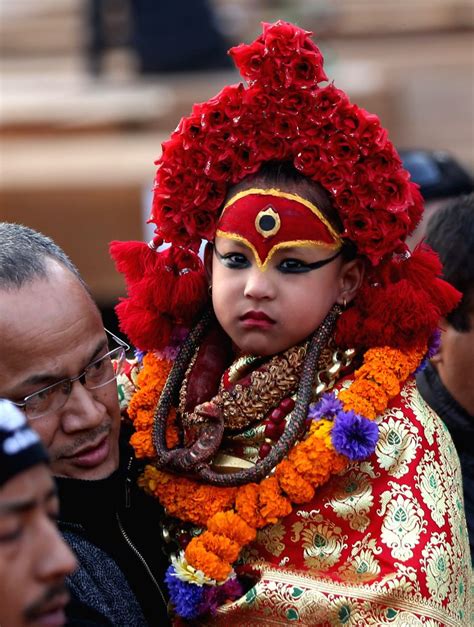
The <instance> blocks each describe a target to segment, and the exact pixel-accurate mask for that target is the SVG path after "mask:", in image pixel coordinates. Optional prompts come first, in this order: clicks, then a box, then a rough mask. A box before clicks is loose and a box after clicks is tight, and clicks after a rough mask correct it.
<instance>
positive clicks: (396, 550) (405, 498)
mask: <svg viewBox="0 0 474 627" xmlns="http://www.w3.org/2000/svg"><path fill="white" fill-rule="evenodd" d="M388 485H389V486H392V489H391V490H386V491H385V492H383V493H382V494H381V496H380V501H381V507H380V509H379V510H378V511H377V514H378V515H379V516H384V520H383V523H382V533H381V540H382V542H383V543H384V544H385V545H387V546H388V547H389V548H390V549H391V553H392V557H393V558H394V559H399V560H402V561H403V562H405V561H406V560H408V559H410V558H411V557H413V548H414V547H415V546H416V545H417V544H418V543H419V541H420V534H421V532H422V531H423V528H424V527H426V525H427V522H426V521H424V520H423V509H422V508H421V507H420V504H419V503H418V501H417V500H416V498H415V497H414V495H413V492H412V490H411V488H410V487H409V486H407V485H398V484H396V483H394V482H393V481H389V482H388Z"/></svg>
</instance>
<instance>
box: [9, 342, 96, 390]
mask: <svg viewBox="0 0 474 627" xmlns="http://www.w3.org/2000/svg"><path fill="white" fill-rule="evenodd" d="M105 346H107V338H103V339H101V340H100V342H98V343H97V345H96V347H95V348H94V350H93V351H92V353H91V354H90V356H89V359H88V360H87V363H85V364H84V368H85V367H86V366H87V365H88V364H90V363H91V362H92V361H94V359H96V357H97V356H98V355H99V353H100V352H101V351H102V350H103V349H104V347H105ZM64 378H65V377H61V376H58V375H56V374H53V373H49V372H42V373H40V374H34V375H32V376H31V377H28V378H26V379H24V380H23V381H21V383H19V384H18V386H17V387H22V386H24V385H39V384H42V383H44V384H45V385H49V384H53V383H55V382H57V381H61V380H62V379H64ZM66 378H67V377H66Z"/></svg>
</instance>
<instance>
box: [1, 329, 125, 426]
mask: <svg viewBox="0 0 474 627" xmlns="http://www.w3.org/2000/svg"><path fill="white" fill-rule="evenodd" d="M104 331H105V332H106V333H107V335H109V336H110V337H111V338H112V339H113V340H114V341H115V342H116V343H117V344H118V346H117V347H116V348H113V349H112V350H110V351H108V352H107V353H105V355H102V357H98V358H97V359H94V360H93V361H91V362H90V364H88V365H87V366H86V367H85V368H84V370H83V371H82V372H81V374H79V375H77V376H76V377H67V378H65V379H61V380H60V381H56V383H52V384H51V385H47V386H46V387H44V388H42V389H41V390H37V391H36V392H33V394H28V396H25V397H24V399H23V401H20V402H18V401H10V403H12V405H16V407H19V408H20V409H23V410H24V408H25V407H26V405H27V403H28V401H29V399H30V398H32V397H33V396H36V395H37V394H41V393H42V392H45V391H46V390H49V389H50V388H53V387H56V386H59V385H61V384H62V383H69V384H70V389H69V393H68V395H67V397H66V401H65V403H64V405H65V404H66V403H67V400H68V399H69V396H70V394H71V391H72V385H73V384H74V383H75V382H76V381H79V382H80V383H81V384H82V385H83V386H84V388H85V389H86V390H97V389H100V388H101V387H104V386H106V385H108V384H109V383H112V381H114V380H115V379H116V378H117V375H115V376H114V378H113V379H111V380H110V381H107V383H101V384H100V385H97V386H95V387H85V376H86V371H87V370H88V369H89V368H90V367H91V366H93V365H94V364H95V363H96V362H97V361H100V360H102V359H105V358H106V357H108V356H109V355H111V354H112V353H114V352H115V351H117V350H119V349H123V351H124V353H123V358H122V360H123V359H124V358H125V356H126V352H127V351H128V350H130V346H129V345H128V344H127V343H126V342H124V341H123V340H122V339H120V338H119V337H117V336H116V335H115V334H114V333H112V331H109V330H108V329H106V328H105V327H104ZM122 360H121V361H122ZM64 405H61V407H64ZM58 409H60V407H59V408H58ZM48 413H49V412H46V413H45V414H41V415H40V416H35V417H34V418H31V417H29V416H27V418H28V420H37V419H38V418H42V417H43V416H47V415H48ZM25 414H26V411H25Z"/></svg>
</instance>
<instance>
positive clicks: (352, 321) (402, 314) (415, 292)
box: [336, 245, 461, 350]
mask: <svg viewBox="0 0 474 627" xmlns="http://www.w3.org/2000/svg"><path fill="white" fill-rule="evenodd" d="M440 274H441V264H440V262H439V259H438V256H437V255H436V253H434V252H433V251H432V250H431V249H430V248H429V247H428V246H426V245H422V246H419V247H417V248H416V249H415V251H414V252H413V254H412V256H411V257H409V258H407V259H402V260H400V259H394V260H391V261H389V262H387V263H385V264H384V265H383V266H380V267H378V268H377V269H376V270H374V271H373V272H372V273H371V274H370V275H369V276H367V278H366V280H365V282H364V285H363V287H362V288H361V290H360V291H359V293H358V294H357V297H356V299H355V301H354V306H353V307H350V308H349V309H348V310H347V311H345V312H344V313H343V315H342V316H341V317H340V318H339V320H338V324H337V328H336V342H337V343H338V344H339V345H340V346H352V347H354V348H368V347H370V346H385V345H388V346H395V347H397V348H401V349H404V350H407V349H409V348H410V347H413V346H414V345H417V344H418V345H426V344H427V342H428V339H429V337H430V335H431V334H432V333H433V331H434V330H435V329H436V328H437V326H438V323H439V319H440V318H441V317H442V316H445V315H446V314H447V313H449V311H451V310H452V309H453V308H454V307H455V306H456V304H457V303H458V302H459V299H460V297H461V294H460V292H458V291H457V290H456V289H455V288H454V287H452V286H451V285H450V284H449V283H447V282H446V281H443V280H442V279H440V278H439V275H440Z"/></svg>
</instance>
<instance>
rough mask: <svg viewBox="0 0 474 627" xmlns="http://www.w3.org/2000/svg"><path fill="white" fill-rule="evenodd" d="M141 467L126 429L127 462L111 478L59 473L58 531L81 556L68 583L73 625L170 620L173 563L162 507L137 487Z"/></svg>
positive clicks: (135, 626)
mask: <svg viewBox="0 0 474 627" xmlns="http://www.w3.org/2000/svg"><path fill="white" fill-rule="evenodd" d="M139 470H140V468H139V466H138V465H137V463H136V461H135V460H134V458H133V454H132V450H131V448H130V447H129V445H128V434H127V433H122V436H121V443H120V467H119V469H118V470H117V471H116V472H114V473H113V474H112V475H111V476H110V477H108V478H107V479H103V480H99V481H82V480H76V479H65V478H58V479H57V483H58V489H59V500H60V508H61V509H60V515H59V521H58V524H59V528H60V529H61V531H62V533H63V535H64V537H65V539H66V540H67V542H68V543H69V545H70V546H71V547H72V548H73V549H74V551H75V552H76V554H77V556H78V560H79V564H80V568H79V569H78V571H76V572H75V573H74V574H73V575H72V576H71V577H70V578H69V580H68V584H69V587H70V590H71V595H72V601H71V603H70V605H69V606H68V609H67V614H68V624H69V625H84V626H85V625H90V626H91V627H92V626H93V625H113V626H114V627H146V625H152V626H155V625H159V626H161V625H168V624H169V621H168V617H167V611H166V603H167V599H166V598H165V592H166V588H165V585H164V583H163V579H164V574H165V570H166V568H167V564H168V560H167V558H166V556H165V555H164V553H163V552H162V545H163V541H162V539H161V525H160V516H161V514H162V510H161V508H160V506H159V504H158V503H157V502H156V501H155V500H154V499H152V498H151V497H149V496H148V495H146V494H145V493H144V492H143V491H142V490H141V489H139V488H138V487H137V485H136V479H137V476H138V474H139Z"/></svg>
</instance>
